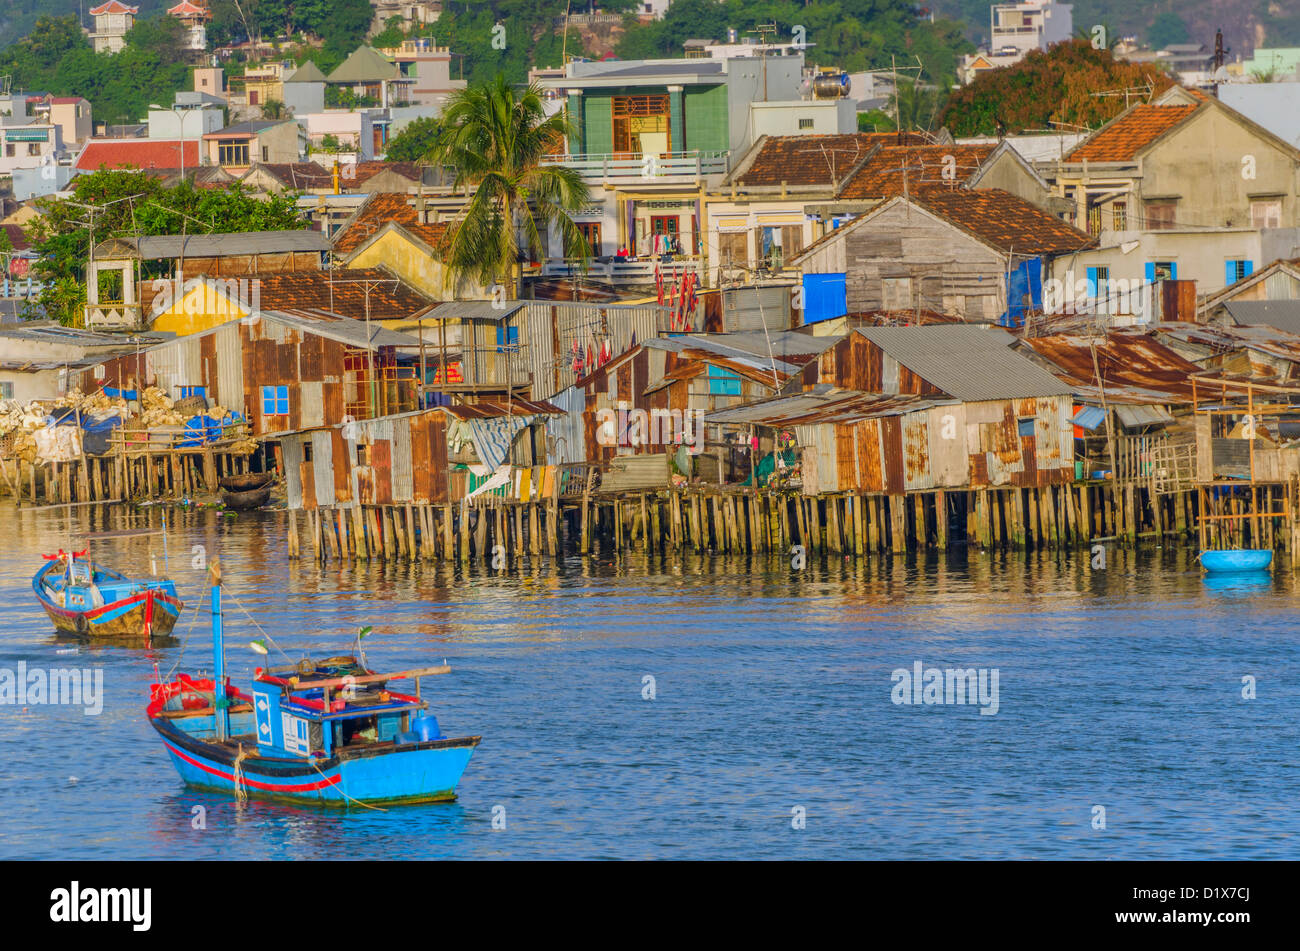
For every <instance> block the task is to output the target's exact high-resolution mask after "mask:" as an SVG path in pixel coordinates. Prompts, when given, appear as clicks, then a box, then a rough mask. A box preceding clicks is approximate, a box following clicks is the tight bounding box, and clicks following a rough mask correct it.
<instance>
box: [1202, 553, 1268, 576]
mask: <svg viewBox="0 0 1300 951" xmlns="http://www.w3.org/2000/svg"><path fill="white" fill-rule="evenodd" d="M1272 562H1273V552H1272V550H1271V549H1268V548H1234V549H1228V550H1225V551H1203V552H1201V566H1202V567H1203V568H1204V569H1205V570H1206V571H1213V572H1230V571H1262V570H1264V569H1265V568H1267V567H1268V566H1269V565H1270V564H1272Z"/></svg>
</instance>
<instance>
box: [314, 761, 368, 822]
mask: <svg viewBox="0 0 1300 951" xmlns="http://www.w3.org/2000/svg"><path fill="white" fill-rule="evenodd" d="M307 762H308V763H310V764H311V768H312V769H314V770H316V772H318V773H320V778H321V779H324V780H327V781H328V780H329V777H328V776H326V775H325V774H324V773H321V769H320V767H319V766H317V765H316V761H315V760H314V759H312V758H311V757H310V756H308V757H307ZM338 790H339V792H341V793H342V794H343V798H344V799H346V800H347V801H348V802H355V803H356V804H357V805H358V806H365V807H366V808H367V809H373V810H375V812H387V811H388V810H387V809H384V808H382V807H380V806H372V805H370V803H368V802H362V801H361V800H360V799H353V798H352V797H351V796H349V795H348V791H347V790H346V789H344V788H343V776H342V775H340V776H339V782H338Z"/></svg>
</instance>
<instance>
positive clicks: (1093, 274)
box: [1088, 267, 1097, 297]
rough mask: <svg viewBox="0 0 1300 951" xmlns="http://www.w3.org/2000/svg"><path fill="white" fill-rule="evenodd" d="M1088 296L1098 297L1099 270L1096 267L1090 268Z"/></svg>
mask: <svg viewBox="0 0 1300 951" xmlns="http://www.w3.org/2000/svg"><path fill="white" fill-rule="evenodd" d="M1088 296H1089V297H1096V296H1097V269H1096V268H1095V267H1090V268H1088Z"/></svg>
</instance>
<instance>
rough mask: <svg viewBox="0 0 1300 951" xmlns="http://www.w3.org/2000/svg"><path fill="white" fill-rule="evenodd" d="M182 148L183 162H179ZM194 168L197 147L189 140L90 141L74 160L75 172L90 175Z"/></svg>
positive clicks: (197, 145)
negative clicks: (105, 168) (100, 170)
mask: <svg viewBox="0 0 1300 951" xmlns="http://www.w3.org/2000/svg"><path fill="white" fill-rule="evenodd" d="M182 146H183V147H184V159H183V162H182V151H181V149H182ZM182 164H184V166H185V167H186V168H194V167H196V166H197V165H198V164H199V143H198V142H196V141H195V140H193V139H189V140H186V141H185V142H183V143H182V142H181V141H179V140H177V139H92V140H91V141H90V142H87V143H86V147H85V148H84V149H82V150H81V154H80V155H78V156H77V164H76V166H75V167H76V168H77V169H78V170H79V171H83V172H93V171H94V170H95V169H97V168H99V167H100V166H101V165H106V166H108V167H109V168H125V167H128V166H130V167H132V168H143V169H150V168H167V169H170V168H180V167H181V165H182Z"/></svg>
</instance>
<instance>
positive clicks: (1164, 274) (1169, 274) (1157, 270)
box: [1146, 261, 1178, 284]
mask: <svg viewBox="0 0 1300 951" xmlns="http://www.w3.org/2000/svg"><path fill="white" fill-rule="evenodd" d="M1146 278H1147V283H1148V284H1154V283H1155V282H1156V281H1176V280H1178V262H1177V261H1148V262H1147V266H1146Z"/></svg>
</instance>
